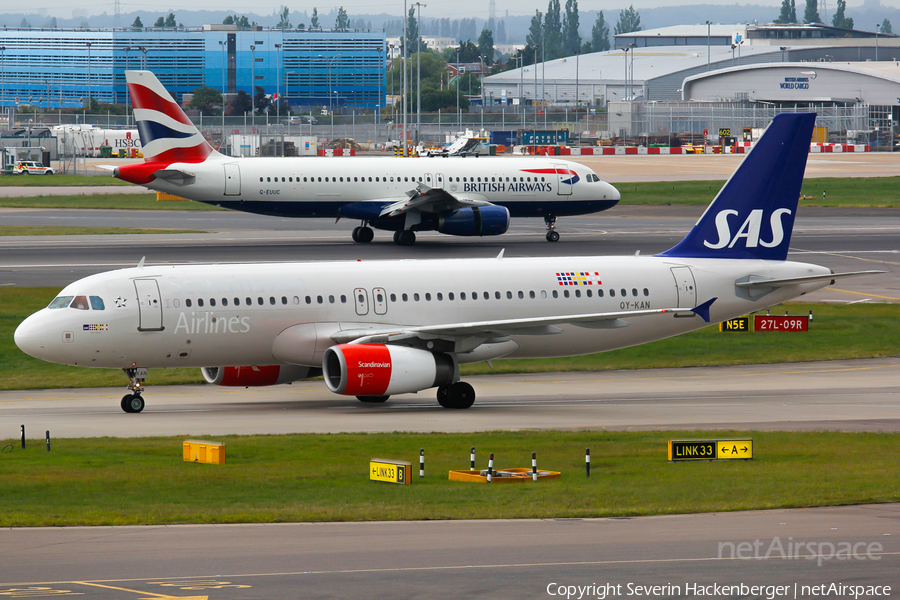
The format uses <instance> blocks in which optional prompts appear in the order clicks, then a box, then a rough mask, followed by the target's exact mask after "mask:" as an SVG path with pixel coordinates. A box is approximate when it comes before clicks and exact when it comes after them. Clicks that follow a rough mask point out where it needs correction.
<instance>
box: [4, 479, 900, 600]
mask: <svg viewBox="0 0 900 600" xmlns="http://www.w3.org/2000/svg"><path fill="white" fill-rule="evenodd" d="M607 484H611V482H603V481H601V480H600V478H598V485H607ZM742 544H743V545H742ZM800 544H802V545H800ZM842 549H843V555H841V550H842ZM0 553H2V556H3V557H4V558H3V564H2V571H0V572H2V577H0V596H11V597H28V598H41V597H44V598H48V597H57V596H72V595H84V597H87V598H98V599H103V600H106V599H111V600H112V599H115V600H118V599H132V598H170V597H181V598H185V597H193V598H197V597H201V598H206V597H208V598H210V599H213V600H220V599H221V600H226V599H242V600H249V599H255V598H260V599H270V598H374V597H384V598H491V599H505V598H517V599H518V598H566V597H567V593H568V591H569V588H568V586H576V587H575V588H574V595H572V596H569V597H570V598H579V597H580V598H603V597H604V595H605V596H606V597H609V598H617V597H632V598H659V597H662V598H675V597H682V598H685V597H687V598H691V597H712V598H723V597H748V598H771V599H772V600H775V599H778V600H788V599H791V600H793V599H796V598H821V597H838V598H847V597H850V598H853V597H854V595H853V593H852V592H851V593H850V594H849V595H848V594H847V593H846V591H844V593H842V594H835V593H833V592H832V593H831V594H826V593H825V592H824V589H827V586H829V585H830V584H838V585H852V586H860V585H861V586H863V591H862V594H859V595H857V596H856V597H858V598H875V597H878V596H876V594H875V593H873V592H875V591H876V590H870V591H869V593H866V591H865V590H866V587H865V586H891V589H890V590H887V591H886V590H884V588H883V587H880V588H879V590H877V592H880V594H881V596H880V597H893V596H895V595H896V593H897V589H898V588H897V586H898V584H900V575H898V574H900V505H897V504H882V505H870V506H853V507H834V508H808V509H794V510H771V511H749V512H738V513H712V514H700V515H673V516H660V517H640V518H630V519H629V518H623V519H547V520H516V521H506V520H499V521H430V522H394V523H299V524H270V525H219V526H192V525H185V526H169V527H91V528H80V527H72V528H40V529H12V530H7V531H4V532H3V533H2V535H0ZM741 585H744V586H763V588H762V589H758V590H752V589H750V588H749V587H745V588H743V589H742V588H740V587H738V588H735V589H732V588H730V587H729V588H728V590H727V591H724V590H723V589H722V587H721V586H741ZM821 585H824V586H826V588H824V589H819V590H818V591H813V590H812V588H811V586H821ZM577 586H581V595H580V596H579V590H578V587H577ZM585 586H594V587H588V588H587V590H585ZM606 586H618V587H613V588H609V587H606ZM629 586H630V587H629ZM636 586H641V587H640V588H638V587H636ZM647 586H661V587H659V588H657V589H656V590H650V589H648V587H647ZM715 586H719V587H715ZM775 586H780V587H777V588H776V587H775ZM804 586H806V587H804ZM839 589H840V588H839ZM854 589H855V588H854ZM585 591H588V593H587V594H585ZM610 591H613V592H616V593H614V594H609V592H610ZM885 591H886V592H887V593H885ZM653 592H655V593H653ZM601 593H605V594H604V595H601ZM607 594H608V595H607Z"/></svg>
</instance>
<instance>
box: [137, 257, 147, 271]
mask: <svg viewBox="0 0 900 600" xmlns="http://www.w3.org/2000/svg"><path fill="white" fill-rule="evenodd" d="M145 258H147V257H146V256H142V257H141V262H139V263H138V265H137V268H138V269H143V268H144V259H145Z"/></svg>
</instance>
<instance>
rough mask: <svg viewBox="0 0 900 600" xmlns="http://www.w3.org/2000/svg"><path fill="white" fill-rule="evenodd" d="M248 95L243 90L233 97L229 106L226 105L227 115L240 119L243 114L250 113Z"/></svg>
mask: <svg viewBox="0 0 900 600" xmlns="http://www.w3.org/2000/svg"><path fill="white" fill-rule="evenodd" d="M250 107H251V103H250V94H248V93H247V92H245V91H244V90H240V91H239V92H238V93H237V95H236V96H235V98H234V100H232V101H231V104H229V105H228V114H229V115H234V116H237V117H240V116H241V115H243V114H244V113H248V112H250Z"/></svg>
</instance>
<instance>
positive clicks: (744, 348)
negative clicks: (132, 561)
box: [0, 287, 900, 390]
mask: <svg viewBox="0 0 900 600" xmlns="http://www.w3.org/2000/svg"><path fill="white" fill-rule="evenodd" d="M0 289H2V290H3V292H2V294H3V302H2V303H0V390H10V389H44V388H60V387H122V386H124V385H125V381H126V380H125V377H124V375H122V373H121V372H120V371H118V370H115V369H89V368H82V367H67V366H64V365H56V364H52V363H47V362H44V361H41V360H38V359H36V358H32V357H30V356H28V355H27V354H25V353H23V352H22V351H21V350H19V349H18V348H17V347H16V345H15V342H14V341H13V332H14V331H15V329H16V327H17V326H18V325H19V323H21V322H22V321H23V320H24V319H25V317H27V316H28V315H30V314H32V313H34V312H36V311H38V310H40V309H41V308H43V307H45V306H47V305H48V304H49V303H50V301H51V300H53V298H55V297H56V294H57V293H58V292H59V290H58V289H56V288H25V287H4V288H0ZM786 309H787V310H789V311H790V313H791V314H793V315H798V314H807V313H808V312H809V311H810V310H812V311H814V320H813V322H812V324H811V325H810V331H809V332H808V333H719V330H718V326H712V327H706V328H704V329H701V330H699V331H695V332H692V333H688V334H685V335H682V336H678V337H675V338H670V339H666V340H659V341H657V342H652V343H649V344H644V345H641V346H634V347H632V348H623V349H621V350H614V351H612V352H603V353H599V354H588V355H585V356H574V357H566V358H548V359H515V360H513V359H509V360H495V361H493V365H494V368H493V369H491V368H490V367H488V366H487V364H486V363H476V364H471V365H463V367H462V368H461V373H462V375H463V376H466V375H476V374H489V373H540V372H548V371H550V372H556V371H608V370H615V369H645V368H662V367H698V366H711V365H738V364H760V363H783V362H799V361H812V360H837V359H850V358H876V357H885V356H896V355H897V354H898V353H900V350H898V349H900V327H897V323H898V320H900V304H864V303H861V304H853V305H849V306H848V305H843V306H838V305H830V304H799V303H798V304H789V305H786ZM135 327H137V325H136V324H135ZM211 366H212V365H211ZM202 381H203V378H202V376H201V375H200V370H199V369H153V370H151V372H150V377H149V379H148V381H147V383H148V385H167V384H191V383H201V382H202Z"/></svg>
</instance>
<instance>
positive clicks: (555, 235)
mask: <svg viewBox="0 0 900 600" xmlns="http://www.w3.org/2000/svg"><path fill="white" fill-rule="evenodd" d="M544 223H546V224H547V241H548V242H558V241H559V232H558V231H556V216H555V215H548V216H546V217H544Z"/></svg>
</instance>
